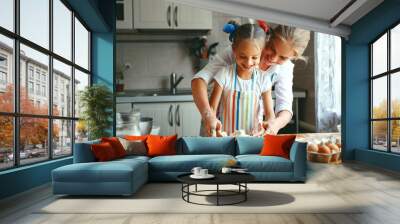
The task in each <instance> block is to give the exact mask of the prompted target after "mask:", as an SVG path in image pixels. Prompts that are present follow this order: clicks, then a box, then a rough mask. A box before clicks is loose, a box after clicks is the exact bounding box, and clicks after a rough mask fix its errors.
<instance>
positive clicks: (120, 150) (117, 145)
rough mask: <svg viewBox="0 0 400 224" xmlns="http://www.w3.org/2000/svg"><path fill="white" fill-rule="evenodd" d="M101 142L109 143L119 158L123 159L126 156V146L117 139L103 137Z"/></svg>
mask: <svg viewBox="0 0 400 224" xmlns="http://www.w3.org/2000/svg"><path fill="white" fill-rule="evenodd" d="M101 142H108V143H110V145H111V146H112V148H113V150H114V152H115V155H116V156H117V158H122V157H125V156H126V151H125V149H124V146H123V145H122V144H121V142H120V141H119V139H118V138H117V137H103V138H101Z"/></svg>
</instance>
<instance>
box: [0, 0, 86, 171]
mask: <svg viewBox="0 0 400 224" xmlns="http://www.w3.org/2000/svg"><path fill="white" fill-rule="evenodd" d="M59 1H60V2H61V3H62V4H63V5H64V6H65V7H66V8H68V10H70V11H71V18H70V23H71V27H72V30H71V33H70V35H71V40H70V41H71V49H70V50H71V59H67V58H64V57H63V56H61V55H59V54H57V53H55V52H54V51H53V50H54V49H53V41H54V40H53V32H54V29H53V21H54V18H53V15H54V14H53V10H54V9H53V0H48V3H49V12H48V13H49V48H48V49H46V48H44V47H42V46H40V45H39V44H36V43H34V42H32V41H30V40H29V39H26V38H24V37H22V36H21V35H20V16H21V15H20V0H14V1H13V10H14V18H13V20H14V31H10V30H8V29H6V28H4V27H1V26H0V35H3V36H5V37H7V38H10V39H12V40H13V45H14V46H13V52H12V53H13V54H12V57H13V60H12V61H13V64H12V65H11V66H12V69H11V70H12V71H13V74H12V75H13V78H14V93H13V94H14V101H13V102H14V110H13V112H2V111H0V116H4V117H6V116H11V117H12V118H13V131H14V133H13V153H14V161H13V163H14V164H13V166H10V167H5V168H0V172H2V171H5V170H11V169H16V168H19V167H23V166H30V165H33V164H38V163H43V162H46V161H50V160H54V159H61V158H65V157H70V156H73V152H74V143H75V126H76V124H75V123H76V121H78V120H79V117H76V116H75V108H74V107H72V108H71V110H72V111H71V112H72V113H71V114H70V116H68V115H66V116H61V115H60V116H56V115H53V75H54V74H53V71H54V69H53V59H55V60H58V61H59V62H61V63H64V64H66V65H69V66H71V68H72V69H71V84H72V89H71V93H72V96H71V98H72V99H71V101H72V105H74V103H75V94H76V93H75V88H74V85H73V84H74V82H75V69H77V70H79V71H81V72H83V73H85V74H87V75H88V77H89V83H88V86H91V85H92V81H93V77H92V76H93V75H92V70H93V69H92V67H91V65H92V61H91V58H92V57H91V50H92V43H91V38H92V30H91V29H90V28H89V26H88V25H87V24H86V23H85V22H84V20H83V19H82V18H81V17H80V16H79V14H78V13H76V12H75V11H74V10H73V9H72V7H71V6H70V5H69V4H68V2H66V1H65V0H59ZM75 18H76V19H77V20H79V22H80V23H81V24H82V25H83V26H84V28H85V29H86V30H87V31H88V57H89V59H88V62H89V65H88V69H85V68H83V67H81V66H79V65H78V64H76V63H75V57H74V56H75V55H74V54H75V25H74V23H75ZM21 44H23V45H25V46H27V47H30V48H32V49H33V50H36V51H38V52H40V53H42V54H45V55H47V56H48V58H49V63H48V71H47V72H48V74H47V75H48V77H47V79H48V80H46V81H47V83H46V85H45V86H46V87H45V89H46V91H47V92H48V93H45V94H46V95H47V96H48V108H49V110H48V112H47V114H46V115H39V114H26V113H24V114H23V113H21V111H20V99H19V98H20V85H21V83H20V82H21V81H20V78H21V77H20V64H21V62H20V60H21V56H20V53H21V52H20V45H21ZM28 68H31V66H30V65H29V64H28V63H27V70H28ZM33 69H34V70H33V79H30V74H29V72H27V74H25V75H26V81H27V82H28V81H32V82H33V83H34V84H33V85H34V86H35V84H36V83H40V84H41V85H40V86H42V79H41V74H42V72H43V71H41V72H39V80H37V79H36V72H37V70H36V69H37V68H35V67H33ZM29 71H30V70H29ZM27 87H28V86H27ZM28 88H29V87H28ZM27 91H29V90H28V89H27ZM35 91H36V89H35V88H34V92H35ZM38 96H42V94H40V95H38ZM34 103H36V102H34ZM21 118H45V119H47V122H48V136H47V142H48V143H49V144H48V145H47V150H48V155H47V157H44V158H43V160H40V161H38V162H32V163H26V164H21V161H20V160H21V159H20V149H19V148H20V143H19V141H20V119H21ZM57 120H65V121H70V122H71V129H72V132H71V143H70V144H71V153H70V154H68V155H63V156H54V155H53V152H54V147H53V144H52V143H53V123H54V122H55V121H57Z"/></svg>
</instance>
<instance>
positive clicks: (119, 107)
mask: <svg viewBox="0 0 400 224" xmlns="http://www.w3.org/2000/svg"><path fill="white" fill-rule="evenodd" d="M116 111H117V113H121V112H123V113H128V112H131V111H132V103H117V104H116Z"/></svg>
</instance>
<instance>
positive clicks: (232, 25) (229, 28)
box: [222, 20, 239, 42]
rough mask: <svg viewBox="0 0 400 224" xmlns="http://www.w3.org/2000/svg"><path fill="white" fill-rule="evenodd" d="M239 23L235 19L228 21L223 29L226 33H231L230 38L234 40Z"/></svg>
mask: <svg viewBox="0 0 400 224" xmlns="http://www.w3.org/2000/svg"><path fill="white" fill-rule="evenodd" d="M238 27H239V24H238V23H237V22H235V21H233V20H231V21H229V22H228V23H226V24H225V25H224V27H223V29H222V30H223V31H224V32H225V33H229V40H230V41H231V42H233V38H234V37H235V32H236V30H237V29H238Z"/></svg>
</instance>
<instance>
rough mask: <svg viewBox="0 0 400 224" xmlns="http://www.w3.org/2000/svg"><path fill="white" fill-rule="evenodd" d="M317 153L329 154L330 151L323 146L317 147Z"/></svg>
mask: <svg viewBox="0 0 400 224" xmlns="http://www.w3.org/2000/svg"><path fill="white" fill-rule="evenodd" d="M318 153H324V154H330V153H331V149H330V148H329V147H328V146H326V145H325V144H320V145H318Z"/></svg>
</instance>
